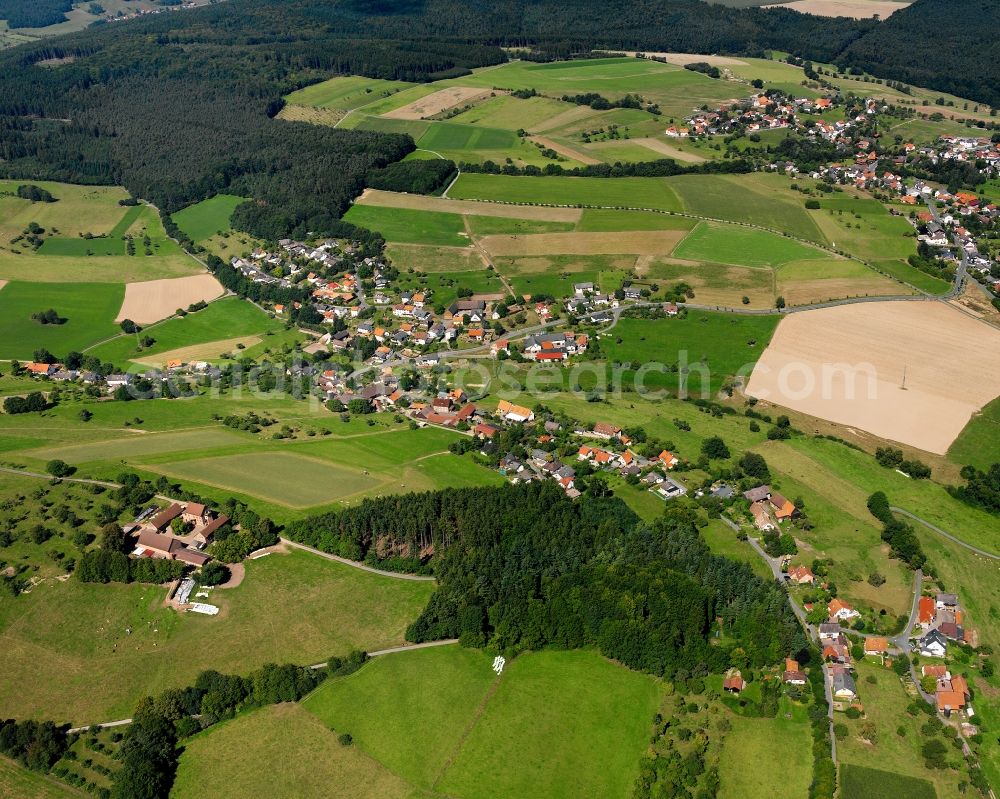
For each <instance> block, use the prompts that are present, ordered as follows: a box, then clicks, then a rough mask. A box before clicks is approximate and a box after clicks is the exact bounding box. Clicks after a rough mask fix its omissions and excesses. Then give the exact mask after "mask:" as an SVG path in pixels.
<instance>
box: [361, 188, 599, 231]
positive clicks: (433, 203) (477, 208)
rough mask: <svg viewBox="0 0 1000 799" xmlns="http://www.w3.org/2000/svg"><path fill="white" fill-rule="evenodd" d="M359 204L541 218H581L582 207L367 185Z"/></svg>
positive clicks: (577, 220)
mask: <svg viewBox="0 0 1000 799" xmlns="http://www.w3.org/2000/svg"><path fill="white" fill-rule="evenodd" d="M354 202H355V204H356V205H377V206H379V207H381V208H409V209H412V210H414V211H444V212H446V213H450V214H468V215H469V216H500V217H504V218H506V219H531V220H535V221H538V222H573V223H576V222H579V221H580V216H581V215H582V214H583V211H581V210H580V209H579V208H542V207H532V206H529V205H501V204H499V203H489V202H478V201H476V200H446V199H443V198H440V197H428V196H426V195H423V194H400V193H398V192H394V191H381V190H380V189H365V190H364V193H363V194H362V195H361V196H360V197H358V199H356V200H355V201H354Z"/></svg>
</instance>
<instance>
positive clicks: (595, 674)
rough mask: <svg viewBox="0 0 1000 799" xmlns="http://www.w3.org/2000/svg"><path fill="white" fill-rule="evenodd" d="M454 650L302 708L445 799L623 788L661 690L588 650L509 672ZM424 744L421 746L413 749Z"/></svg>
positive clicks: (331, 687) (620, 791) (537, 656)
mask: <svg viewBox="0 0 1000 799" xmlns="http://www.w3.org/2000/svg"><path fill="white" fill-rule="evenodd" d="M490 662H491V658H490V657H489V656H488V655H486V654H485V653H483V652H479V651H476V650H464V649H461V648H459V647H455V646H450V647H441V648H437V649H428V650H421V651H416V652H407V653H402V654H398V655H388V656H385V657H381V658H379V659H377V660H376V661H374V662H372V663H369V664H368V665H366V666H365V667H364V668H363V669H361V671H359V672H357V673H355V674H353V675H351V676H349V677H346V678H344V679H341V680H335V681H333V682H330V683H327V684H325V685H323V686H321V687H320V688H319V689H318V690H317V691H316V692H315V693H313V694H312V696H310V697H308V698H307V699H306V700H305V701H304V702H303V706H304V707H305V708H306V710H308V711H310V712H311V713H313V714H315V715H316V716H318V717H319V718H320V719H321V720H322V721H323V722H324V723H325V724H327V725H328V726H329V727H330V728H331V729H333V730H334V731H336V732H338V733H340V732H349V733H350V734H351V735H352V736H353V737H354V742H355V745H356V746H358V747H359V748H361V749H362V750H363V751H365V752H366V753H368V754H370V755H371V756H373V757H374V758H375V759H376V760H377V761H379V762H380V763H381V764H383V765H385V766H386V767H388V768H389V769H390V770H391V771H393V772H394V773H396V774H399V775H400V776H402V777H404V778H405V779H407V780H408V781H410V782H411V783H412V784H413V785H415V786H418V787H420V788H425V789H432V790H435V791H436V792H439V793H441V794H444V795H448V796H458V797H462V798H463V799H478V797H488V796H521V797H539V798H541V797H546V799H548V798H549V797H577V796H624V795H626V794H627V793H628V792H629V790H630V789H631V787H632V783H633V782H634V780H635V777H636V775H637V773H638V766H639V757H640V755H641V753H642V752H643V750H644V748H645V745H646V741H647V737H648V735H649V729H648V725H649V720H650V719H651V718H652V716H653V713H654V712H655V710H656V708H657V706H658V704H659V697H660V688H659V686H658V684H657V682H656V681H655V680H654V679H652V678H650V677H649V676H648V675H643V674H639V673H637V672H633V671H629V670H627V669H623V668H622V667H620V666H617V665H615V664H612V663H610V662H608V661H606V660H604V659H603V658H601V657H599V656H598V655H596V654H594V653H592V652H585V651H577V652H555V651H546V652H536V653H531V654H526V655H521V656H520V657H518V658H517V659H516V660H513V661H510V662H508V664H507V668H506V669H505V670H504V673H503V675H502V676H500V677H497V676H496V675H495V674H494V673H493V672H492V670H491V669H490ZM415 741H420V746H419V747H417V746H414V742H415Z"/></svg>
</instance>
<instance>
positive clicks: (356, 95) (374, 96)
mask: <svg viewBox="0 0 1000 799" xmlns="http://www.w3.org/2000/svg"><path fill="white" fill-rule="evenodd" d="M413 86H414V84H412V83H406V82H405V81H401V80H379V79H377V78H362V77H358V76H355V75H351V76H345V77H338V78H330V80H325V81H323V82H322V83H314V84H313V85H312V86H306V87H305V88H304V89H299V90H298V91H297V92H292V93H291V94H289V95H288V96H287V97H285V100H287V101H288V103H289V104H291V105H308V106H317V107H319V108H332V109H336V110H339V111H349V110H350V109H352V108H358V107H360V106H362V105H365V104H367V103H372V102H375V101H376V100H379V99H381V98H384V97H389V96H390V95H392V94H395V93H396V92H398V91H400V90H401V89H409V88H412V87H413Z"/></svg>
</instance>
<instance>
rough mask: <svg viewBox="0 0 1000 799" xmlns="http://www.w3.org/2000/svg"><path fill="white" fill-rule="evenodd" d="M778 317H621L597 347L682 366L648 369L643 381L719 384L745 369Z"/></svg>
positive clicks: (622, 358) (694, 386) (611, 356)
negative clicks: (665, 369) (666, 369)
mask: <svg viewBox="0 0 1000 799" xmlns="http://www.w3.org/2000/svg"><path fill="white" fill-rule="evenodd" d="M778 321H779V319H778V317H777V316H738V315H735V314H724V313H711V312H708V311H690V312H688V314H687V316H686V317H684V318H680V317H678V318H674V319H656V320H648V319H622V320H620V321H619V322H618V325H617V326H616V327H615V329H614V331H613V332H612V334H611V336H610V337H605V338H602V339H601V352H602V354H603V355H604V357H606V358H607V359H608V360H609V361H612V362H629V363H632V364H635V363H638V364H641V365H647V364H657V365H663V366H664V367H666V368H668V369H669V368H670V367H672V366H677V367H678V369H680V370H683V369H684V368H685V364H686V368H687V369H689V370H690V371H689V374H685V373H684V372H683V371H680V372H675V371H669V372H662V371H659V370H658V369H657V368H656V367H646V368H651V369H652V371H649V372H648V373H647V374H646V375H645V377H646V381H647V385H651V386H656V385H659V384H661V383H662V384H665V385H667V386H669V387H671V388H676V387H677V386H678V385H679V383H680V382H683V381H686V382H687V383H688V389H689V390H690V391H691V392H694V393H697V392H699V391H701V390H703V389H706V388H708V387H709V386H711V387H712V388H713V389H717V388H718V387H720V386H721V385H722V383H723V382H725V381H726V380H727V379H728V378H730V377H732V376H733V375H736V374H749V372H750V370H751V369H752V367H753V364H754V363H756V361H757V359H758V358H759V357H760V354H761V353H762V352H763V351H764V349H765V348H766V347H767V345H768V342H769V341H770V340H771V335H772V334H773V333H774V329H775V327H777V324H778Z"/></svg>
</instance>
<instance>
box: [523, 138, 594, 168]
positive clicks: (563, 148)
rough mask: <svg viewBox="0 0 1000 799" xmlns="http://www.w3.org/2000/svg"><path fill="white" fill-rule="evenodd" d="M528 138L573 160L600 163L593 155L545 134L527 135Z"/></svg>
mask: <svg viewBox="0 0 1000 799" xmlns="http://www.w3.org/2000/svg"><path fill="white" fill-rule="evenodd" d="M528 139H529V140H531V141H533V142H535V143H536V144H540V145H542V147H548V148H549V149H550V150H555V151H556V152H557V153H559V155H561V156H564V157H565V158H572V159H573V160H574V161H579V162H580V163H581V164H587V165H590V166H592V165H593V164H599V163H601V162H600V161H598V160H597V159H596V158H594V157H593V156H590V155H586V154H585V153H581V152H580V151H579V150H574V149H573V148H572V147H569V146H567V145H565V144H560V143H559V142H557V141H553V140H552V139H549V138H546V137H545V136H529V137H528Z"/></svg>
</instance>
